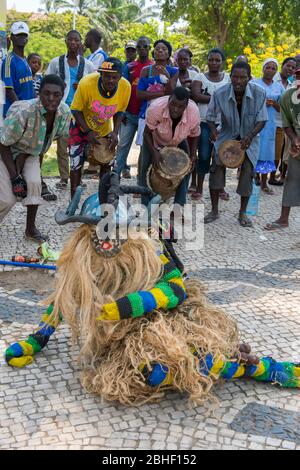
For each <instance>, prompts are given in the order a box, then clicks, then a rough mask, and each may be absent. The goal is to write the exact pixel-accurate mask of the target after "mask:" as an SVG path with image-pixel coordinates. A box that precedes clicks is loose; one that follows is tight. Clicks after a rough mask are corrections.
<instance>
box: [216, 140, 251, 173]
mask: <svg viewBox="0 0 300 470" xmlns="http://www.w3.org/2000/svg"><path fill="white" fill-rule="evenodd" d="M245 156H246V154H245V151H244V150H242V149H241V143H240V141H238V140H226V141H225V142H223V143H222V144H221V145H220V147H219V158H220V161H221V163H222V164H223V165H224V166H225V167H226V168H238V167H239V166H241V164H242V163H243V161H244V160H245Z"/></svg>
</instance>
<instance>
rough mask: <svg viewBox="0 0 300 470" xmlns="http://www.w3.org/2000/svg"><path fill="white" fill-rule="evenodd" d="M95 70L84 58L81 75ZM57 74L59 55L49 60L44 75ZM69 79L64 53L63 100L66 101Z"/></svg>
mask: <svg viewBox="0 0 300 470" xmlns="http://www.w3.org/2000/svg"><path fill="white" fill-rule="evenodd" d="M79 58H80V56H78V57H77V61H78V64H79ZM93 72H95V66H94V65H93V64H92V62H90V61H89V60H87V59H84V71H83V76H84V77H85V75H88V74H89V73H93ZM50 74H54V75H58V76H59V57H55V59H53V60H51V62H50V64H49V65H48V68H47V70H46V75H50ZM70 81H71V76H70V67H69V64H68V59H67V56H66V55H65V83H66V88H65V94H64V96H63V101H66V99H67V98H68V96H69V92H70Z"/></svg>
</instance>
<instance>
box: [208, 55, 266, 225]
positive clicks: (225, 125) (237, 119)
mask: <svg viewBox="0 0 300 470" xmlns="http://www.w3.org/2000/svg"><path fill="white" fill-rule="evenodd" d="M230 78H231V83H228V84H227V85H224V86H223V87H221V88H219V89H218V90H216V91H215V93H214V94H213V96H212V98H211V100H210V102H209V105H208V109H207V114H206V120H207V124H208V126H209V127H210V130H211V140H212V141H213V142H214V156H213V161H212V165H211V169H210V175H209V189H210V198H211V204H212V209H211V212H210V213H209V214H208V215H207V216H206V217H205V218H204V223H207V224H208V223H210V222H214V221H215V220H216V219H218V218H219V211H218V204H219V194H220V191H222V190H223V189H224V188H225V184H226V181H225V177H226V169H225V167H224V166H223V165H222V164H221V162H220V160H219V156H218V151H219V147H220V145H221V144H222V143H223V142H225V141H226V140H240V144H241V148H242V149H243V150H245V151H246V156H245V160H244V163H243V164H242V167H241V171H240V175H239V183H238V187H237V193H238V194H239V195H240V196H241V206H240V212H239V217H238V221H239V223H240V225H241V226H242V227H252V221H251V220H250V219H249V218H248V217H247V215H246V209H247V204H248V201H249V197H250V196H251V193H252V180H253V172H254V168H255V166H256V163H257V160H258V156H259V135H258V133H259V132H260V131H261V129H263V127H264V125H265V123H266V121H267V120H268V113H267V108H266V92H265V91H264V89H263V88H261V87H258V86H257V85H255V84H253V83H252V82H250V80H251V68H250V66H249V65H248V64H247V63H246V62H236V63H234V64H233V66H232V69H231V75H230ZM220 116H221V130H220V132H218V131H217V127H216V123H217V122H219V120H220Z"/></svg>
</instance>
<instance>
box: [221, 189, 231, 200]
mask: <svg viewBox="0 0 300 470" xmlns="http://www.w3.org/2000/svg"><path fill="white" fill-rule="evenodd" d="M219 198H220V199H222V201H229V199H230V196H229V194H228V193H227V192H226V191H222V192H221V193H220V194H219Z"/></svg>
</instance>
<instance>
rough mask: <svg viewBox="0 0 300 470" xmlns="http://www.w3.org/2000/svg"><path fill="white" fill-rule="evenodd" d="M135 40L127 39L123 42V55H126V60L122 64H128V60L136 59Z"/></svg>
mask: <svg viewBox="0 0 300 470" xmlns="http://www.w3.org/2000/svg"><path fill="white" fill-rule="evenodd" d="M136 52H137V51H136V42H135V41H132V40H131V41H128V42H127V43H126V44H125V56H126V61H125V62H124V65H126V64H130V62H133V61H135V59H136Z"/></svg>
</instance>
